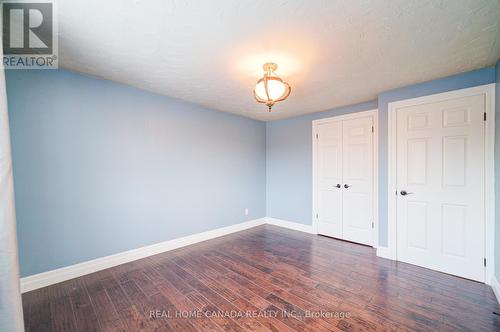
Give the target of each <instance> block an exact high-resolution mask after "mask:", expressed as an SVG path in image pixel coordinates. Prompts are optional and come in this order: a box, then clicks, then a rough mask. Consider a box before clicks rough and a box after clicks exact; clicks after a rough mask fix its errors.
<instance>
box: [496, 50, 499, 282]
mask: <svg viewBox="0 0 500 332" xmlns="http://www.w3.org/2000/svg"><path fill="white" fill-rule="evenodd" d="M495 70H496V77H495V81H496V82H497V84H496V86H495V219H496V220H495V221H496V222H495V270H496V271H495V275H496V277H497V279H500V210H499V209H498V207H500V59H498V61H497V65H496V67H495Z"/></svg>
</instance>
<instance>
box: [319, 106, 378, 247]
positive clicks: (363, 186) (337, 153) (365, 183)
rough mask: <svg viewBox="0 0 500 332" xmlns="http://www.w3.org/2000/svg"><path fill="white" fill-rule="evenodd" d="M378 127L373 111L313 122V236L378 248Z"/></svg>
mask: <svg viewBox="0 0 500 332" xmlns="http://www.w3.org/2000/svg"><path fill="white" fill-rule="evenodd" d="M377 122H378V121H377V111H376V110H372V111H366V112H359V113H354V114H349V115H342V116H337V117H332V118H327V119H321V120H315V121H313V228H314V230H315V232H316V233H318V234H324V235H328V236H332V237H336V238H340V239H345V240H349V241H353V242H358V243H363V244H367V245H374V246H376V245H377V240H378V236H377V228H376V227H377V183H378V182H377V181H376V180H377V179H376V174H377V164H376V163H377V156H376V143H377V137H376V136H375V133H374V132H376V129H377ZM372 127H373V128H372ZM345 185H347V186H348V188H345V187H344V186H345Z"/></svg>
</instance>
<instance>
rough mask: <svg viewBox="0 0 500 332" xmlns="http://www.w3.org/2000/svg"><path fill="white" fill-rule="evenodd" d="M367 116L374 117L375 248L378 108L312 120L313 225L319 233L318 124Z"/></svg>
mask: <svg viewBox="0 0 500 332" xmlns="http://www.w3.org/2000/svg"><path fill="white" fill-rule="evenodd" d="M366 116H372V117H373V228H372V237H373V240H372V243H373V248H377V247H378V229H379V226H378V178H379V174H378V140H379V137H378V136H379V131H378V109H371V110H368V111H361V112H355V113H348V114H343V115H337V116H332V117H328V118H323V119H318V120H313V121H312V216H311V218H312V226H313V232H314V234H318V223H317V220H318V219H317V213H318V209H317V207H318V206H317V189H318V188H317V180H318V179H317V177H318V174H317V160H318V159H317V158H318V145H317V136H316V135H317V133H318V125H320V124H324V123H329V122H337V121H344V120H352V119H359V118H363V117H366Z"/></svg>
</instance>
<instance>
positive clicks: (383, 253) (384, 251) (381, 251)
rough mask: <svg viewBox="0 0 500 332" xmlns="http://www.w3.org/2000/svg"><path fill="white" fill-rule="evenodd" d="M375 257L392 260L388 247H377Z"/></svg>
mask: <svg viewBox="0 0 500 332" xmlns="http://www.w3.org/2000/svg"><path fill="white" fill-rule="evenodd" d="M377 256H378V257H382V258H387V259H393V257H392V254H391V252H390V250H389V248H388V247H378V248H377Z"/></svg>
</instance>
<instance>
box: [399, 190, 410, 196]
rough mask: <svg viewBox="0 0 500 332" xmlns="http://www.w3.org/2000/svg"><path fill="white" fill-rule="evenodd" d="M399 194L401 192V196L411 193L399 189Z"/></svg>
mask: <svg viewBox="0 0 500 332" xmlns="http://www.w3.org/2000/svg"><path fill="white" fill-rule="evenodd" d="M400 194H401V196H406V195H411V194H413V193H409V192H407V191H406V190H401V192H400Z"/></svg>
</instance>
